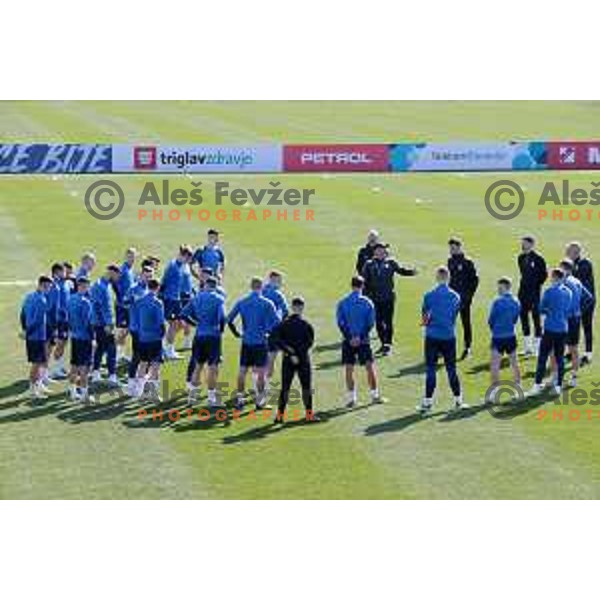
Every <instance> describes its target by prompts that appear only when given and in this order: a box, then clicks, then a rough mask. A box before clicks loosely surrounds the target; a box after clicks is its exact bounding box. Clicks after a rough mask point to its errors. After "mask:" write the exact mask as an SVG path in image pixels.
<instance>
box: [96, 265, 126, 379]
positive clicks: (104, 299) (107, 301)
mask: <svg viewBox="0 0 600 600" xmlns="http://www.w3.org/2000/svg"><path fill="white" fill-rule="evenodd" d="M120 273H121V268H120V267H119V265H116V264H111V265H108V267H107V268H106V272H105V274H104V275H103V276H102V277H100V279H98V280H97V281H96V282H95V283H94V284H93V285H92V287H91V288H90V299H91V301H92V306H93V308H94V336H95V338H96V348H95V350H94V358H93V361H92V362H93V372H92V383H99V382H100V381H101V379H102V378H101V376H100V365H101V363H102V359H103V358H104V355H106V367H107V370H108V383H109V384H110V385H112V386H116V385H118V384H119V382H118V380H117V347H116V344H115V318H114V315H113V302H112V298H111V288H113V287H114V285H115V284H116V283H117V281H118V279H119V276H120Z"/></svg>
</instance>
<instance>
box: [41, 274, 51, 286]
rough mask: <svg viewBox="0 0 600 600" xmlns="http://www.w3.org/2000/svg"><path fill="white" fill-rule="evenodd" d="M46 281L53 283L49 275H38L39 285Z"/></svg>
mask: <svg viewBox="0 0 600 600" xmlns="http://www.w3.org/2000/svg"><path fill="white" fill-rule="evenodd" d="M44 283H52V279H50V277H48V275H40V276H39V277H38V285H42V284H44Z"/></svg>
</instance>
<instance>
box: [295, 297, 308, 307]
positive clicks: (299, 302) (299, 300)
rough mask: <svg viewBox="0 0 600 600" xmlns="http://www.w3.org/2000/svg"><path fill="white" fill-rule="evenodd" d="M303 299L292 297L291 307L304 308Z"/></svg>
mask: <svg viewBox="0 0 600 600" xmlns="http://www.w3.org/2000/svg"><path fill="white" fill-rule="evenodd" d="M304 304H305V302H304V298H303V297H302V296H294V297H293V298H292V306H304Z"/></svg>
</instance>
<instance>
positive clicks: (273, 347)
mask: <svg viewBox="0 0 600 600" xmlns="http://www.w3.org/2000/svg"><path fill="white" fill-rule="evenodd" d="M267 347H268V349H269V352H279V350H280V348H279V346H277V344H276V343H275V340H272V339H271V338H268V339H267Z"/></svg>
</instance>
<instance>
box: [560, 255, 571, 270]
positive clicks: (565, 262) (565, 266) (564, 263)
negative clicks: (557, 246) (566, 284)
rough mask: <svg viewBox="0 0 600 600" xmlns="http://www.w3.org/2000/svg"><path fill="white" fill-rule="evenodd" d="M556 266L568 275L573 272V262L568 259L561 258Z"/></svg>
mask: <svg viewBox="0 0 600 600" xmlns="http://www.w3.org/2000/svg"><path fill="white" fill-rule="evenodd" d="M558 266H559V267H560V268H561V269H562V270H563V271H568V272H569V273H570V272H571V271H572V270H573V261H572V260H571V259H570V258H563V259H562V260H561V261H560V263H558Z"/></svg>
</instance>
